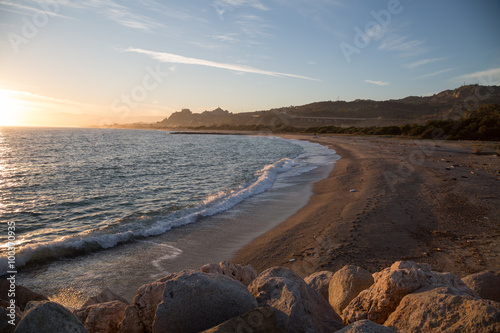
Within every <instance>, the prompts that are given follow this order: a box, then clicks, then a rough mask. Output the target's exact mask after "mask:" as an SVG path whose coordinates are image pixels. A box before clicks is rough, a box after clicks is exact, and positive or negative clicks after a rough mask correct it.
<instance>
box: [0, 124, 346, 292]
mask: <svg viewBox="0 0 500 333" xmlns="http://www.w3.org/2000/svg"><path fill="white" fill-rule="evenodd" d="M337 158H338V157H337V155H335V152H334V151H332V150H329V149H327V148H325V147H323V146H320V145H316V144H312V143H309V142H303V141H297V140H285V139H281V138H276V137H264V136H243V135H191V134H183V135H175V134H172V133H170V132H166V131H147V130H120V129H60V128H59V129H51V128H0V175H1V178H0V198H1V204H0V221H1V222H2V223H1V225H2V231H0V236H1V237H0V274H5V273H6V272H7V271H8V265H7V264H8V252H7V251H8V245H9V239H8V231H7V230H8V228H7V227H8V225H11V226H12V225H14V224H15V240H14V239H12V237H11V239H10V240H11V245H12V243H14V244H15V248H16V249H15V267H16V270H18V271H19V279H20V280H21V281H22V282H23V283H24V284H26V285H28V286H29V287H32V288H35V289H37V288H36V287H37V286H38V285H41V284H43V279H44V277H43V276H44V274H48V276H46V277H45V279H52V280H57V279H59V280H60V281H58V283H56V285H57V286H56V287H55V289H54V290H47V289H44V290H43V291H46V292H47V291H49V292H55V290H56V289H58V288H59V290H60V289H61V288H62V286H63V285H64V284H68V282H69V281H70V280H71V281H72V282H74V281H75V277H74V275H75V274H78V275H79V276H80V278H81V279H82V281H90V282H89V284H92V283H93V282H92V279H93V278H96V276H97V275H95V274H94V275H93V277H92V276H89V277H81V275H82V274H89V271H93V272H96V271H100V270H104V269H106V267H108V268H109V267H110V265H112V263H113V262H120V264H119V265H120V268H122V267H126V266H127V265H128V264H130V265H131V266H130V270H137V269H138V265H139V263H142V261H144V260H146V259H145V258H142V257H141V256H142V255H145V253H149V256H150V257H149V258H148V259H147V261H149V262H150V264H151V265H152V267H158V268H160V261H168V260H170V259H173V258H176V257H178V256H179V255H180V254H181V253H182V250H181V249H179V248H178V247H177V246H173V245H172V244H173V243H172V241H173V239H172V237H174V235H177V236H175V237H176V239H177V240H178V239H179V237H181V236H179V234H182V235H183V236H182V237H185V235H186V233H190V235H193V234H200V233H202V234H203V233H205V234H203V235H209V234H210V230H205V231H203V230H204V229H203V228H207V227H206V226H210V225H212V226H213V224H211V222H210V221H213V219H214V218H215V217H220V216H226V218H227V219H228V220H231V219H234V218H235V217H234V216H233V217H231V214H233V215H234V214H240V217H238V218H237V219H238V220H242V217H241V216H243V219H245V217H246V216H248V215H249V214H250V211H249V209H251V210H252V211H253V212H254V211H255V209H256V207H259V206H260V205H262V206H265V201H267V205H268V209H269V207H272V206H273V202H272V201H273V200H276V197H274V199H273V198H271V199H270V197H269V195H270V193H281V194H285V193H287V194H286V195H288V196H290V195H292V194H291V193H293V192H294V191H295V190H297V191H298V188H297V187H294V184H295V185H296V182H297V180H298V179H303V177H304V175H308V174H313V173H314V172H315V170H317V169H318V168H321V167H324V166H326V165H333V162H334V161H335V160H336V159H337ZM311 180H317V179H311ZM297 193H298V192H297ZM297 196H298V195H297ZM287 200H290V199H287ZM302 200H303V198H302ZM250 203H252V204H251V208H249V207H250V206H249V205H250ZM245 207H247V208H245ZM276 207H277V206H276ZM245 209H247V211H245ZM251 214H254V213H251ZM211 218H212V220H210V219H211ZM232 225H233V224H232ZM232 227H233V228H238V225H233V226H232ZM246 227H248V223H247V226H246ZM250 227H251V224H250ZM210 228H211V229H214V228H215V229H216V228H217V227H210ZM210 228H209V229H210ZM219 228H222V227H221V226H219ZM224 228H227V227H224ZM242 228H243V227H242ZM247 233H248V232H247ZM203 235H202V236H201V237H198V238H196V237H195V238H192V239H194V240H193V241H192V244H191V245H190V243H189V242H188V241H185V238H183V239H184V240H183V243H182V245H183V247H184V248H186V247H187V248H190V247H192V248H196V247H200V248H201V249H202V251H203V246H204V245H203V244H201V243H202V242H203V239H204V236H203ZM206 246H207V247H210V244H208V245H206ZM152 248H155V249H156V248H157V249H160V250H155V251H156V252H154V251H153V252H148V251H147V249H150V250H151V249H152ZM184 251H185V250H184ZM197 251H198V250H197ZM132 252H133V253H132ZM155 253H156V254H155ZM151 256H156V257H155V258H153V259H154V260H153V259H151ZM132 257H134V258H135V261H134V260H131V258H132ZM89 258H90V259H89ZM120 260H123V262H121V261H120ZM89 262H92V263H91V264H89ZM101 262H105V263H106V266H102V263H101ZM88 265H90V266H88ZM141 265H142V264H141ZM162 265H163V264H162ZM162 267H163V269H164V265H163V266H162ZM167 267H168V266H167ZM141 269H149V268H141ZM79 270H80V271H79ZM23 271H26V273H25V274H24V275H23ZM47 272H49V273H47ZM57 272H59V273H57ZM63 272H66V275H65V274H64V273H63ZM76 272H78V273H76ZM82 272H85V273H82ZM91 275H92V274H91ZM56 276H57V278H56ZM103 279H104V280H105V278H103ZM145 282H147V281H145ZM82 283H83V282H82ZM105 284H106V283H104V282H103V283H101V285H105ZM42 289H43V288H42ZM59 294H61V293H59Z"/></svg>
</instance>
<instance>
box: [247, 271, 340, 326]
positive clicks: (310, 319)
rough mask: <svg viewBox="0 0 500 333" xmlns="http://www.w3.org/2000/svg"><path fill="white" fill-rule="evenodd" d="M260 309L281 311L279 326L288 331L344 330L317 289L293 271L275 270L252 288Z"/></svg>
mask: <svg viewBox="0 0 500 333" xmlns="http://www.w3.org/2000/svg"><path fill="white" fill-rule="evenodd" d="M248 290H250V292H251V293H252V295H254V297H255V298H256V299H257V302H258V303H259V306H270V307H273V308H276V309H277V310H279V311H280V312H278V324H279V326H280V328H281V329H283V330H285V331H286V332H292V333H293V332H311V333H313V332H333V331H335V330H339V329H341V328H343V327H344V324H343V323H342V319H341V318H340V317H339V316H338V315H337V314H336V313H335V311H334V310H333V308H332V307H331V306H330V304H328V302H327V301H326V300H325V299H324V297H323V296H321V295H320V294H319V293H318V292H317V291H316V290H314V289H312V288H311V287H309V286H308V285H307V283H306V282H305V281H304V280H303V279H302V278H301V277H299V276H298V275H297V274H295V273H294V272H293V271H291V270H290V269H287V268H284V267H273V268H269V269H267V270H265V271H264V272H262V273H261V274H260V275H259V276H258V277H257V278H256V279H255V280H254V281H253V282H252V283H251V284H250V285H249V286H248Z"/></svg>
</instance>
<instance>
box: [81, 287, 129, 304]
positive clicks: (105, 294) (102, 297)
mask: <svg viewBox="0 0 500 333" xmlns="http://www.w3.org/2000/svg"><path fill="white" fill-rule="evenodd" d="M111 301H120V302H123V303H125V304H129V302H128V301H127V300H126V299H125V298H123V297H121V296H118V295H117V294H115V293H114V292H112V291H111V290H109V289H108V288H105V289H103V290H102V291H101V292H100V293H99V294H97V295H95V296H93V297H90V298H89V299H88V300H87V302H85V303H84V304H83V305H82V308H84V307H86V306H89V305H93V304H99V303H106V302H111Z"/></svg>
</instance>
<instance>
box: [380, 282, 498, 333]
mask: <svg viewBox="0 0 500 333" xmlns="http://www.w3.org/2000/svg"><path fill="white" fill-rule="evenodd" d="M384 325H385V326H388V327H390V328H393V329H394V330H396V331H398V332H401V333H405V332H422V333H426V332H441V333H448V332H450V333H451V332H482V333H483V332H484V333H487V332H491V333H493V332H500V303H497V302H493V301H490V300H484V299H481V298H476V297H473V296H470V295H469V294H467V293H464V292H462V291H460V290H458V289H456V288H453V287H448V286H440V287H435V286H430V287H426V288H423V289H420V290H418V291H416V292H414V293H412V294H409V295H406V296H405V297H404V298H403V299H402V300H401V303H400V304H399V306H398V307H397V309H396V310H395V311H394V312H393V313H392V314H391V315H390V316H389V318H388V319H387V321H386V322H385V323H384Z"/></svg>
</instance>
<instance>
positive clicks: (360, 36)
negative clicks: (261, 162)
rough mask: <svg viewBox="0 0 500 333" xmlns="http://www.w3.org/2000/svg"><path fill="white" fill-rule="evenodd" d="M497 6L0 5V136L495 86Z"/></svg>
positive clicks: (4, 1)
mask: <svg viewBox="0 0 500 333" xmlns="http://www.w3.org/2000/svg"><path fill="white" fill-rule="evenodd" d="M498 14H500V1H499V0H482V1H472V0H470V1H463V0H440V1H435V0H420V1H415V0H413V1H412V0H400V1H398V0H383V1H378V0H371V1H368V0H365V1H360V0H349V1H348V0H268V1H264V0H183V1H181V0H171V1H160V0H133V1H132V0H130V1H128V0H124V1H118V0H86V1H75V0H57V1H56V0H53V1H50V0H49V1H41V0H0V126H6V125H25V126H87V125H104V124H111V123H130V122H136V121H145V122H153V121H158V120H161V119H163V118H165V117H168V116H169V115H170V114H171V113H172V112H175V111H179V110H181V109H183V108H188V109H190V110H191V111H193V112H202V111H204V110H213V109H215V108H217V107H221V108H223V109H225V110H229V111H230V112H233V113H238V112H247V111H257V110H267V109H271V108H277V107H284V106H290V105H303V104H307V103H312V102H318V101H328V100H346V101H351V100H355V99H373V100H386V99H399V98H404V97H406V96H423V95H432V94H434V93H438V92H440V91H443V90H447V89H455V88H457V87H459V86H461V85H463V84H464V83H465V84H474V83H479V84H483V85H500V20H498Z"/></svg>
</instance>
